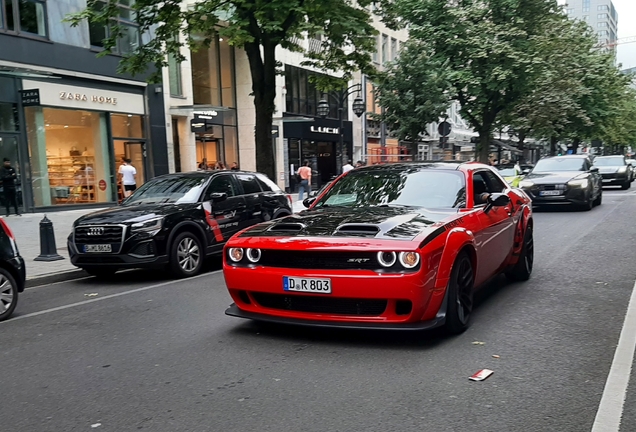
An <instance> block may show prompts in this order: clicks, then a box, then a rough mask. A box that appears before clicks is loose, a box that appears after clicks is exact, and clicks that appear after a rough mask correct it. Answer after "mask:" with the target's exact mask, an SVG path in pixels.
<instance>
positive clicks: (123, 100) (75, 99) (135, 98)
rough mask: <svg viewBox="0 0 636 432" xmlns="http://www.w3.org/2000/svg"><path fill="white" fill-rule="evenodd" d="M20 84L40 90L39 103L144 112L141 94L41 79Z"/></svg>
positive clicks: (131, 112)
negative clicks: (56, 82)
mask: <svg viewBox="0 0 636 432" xmlns="http://www.w3.org/2000/svg"><path fill="white" fill-rule="evenodd" d="M22 86H23V87H24V88H29V89H35V88H37V89H39V90H40V105H42V106H52V107H64V108H77V109H87V110H98V111H110V112H120V113H127V114H144V113H145V103H144V97H143V95H141V94H133V93H125V92H118V91H110V90H100V89H92V88H89V87H78V86H72V85H71V86H69V85H67V84H55V83H50V82H43V81H31V80H23V81H22Z"/></svg>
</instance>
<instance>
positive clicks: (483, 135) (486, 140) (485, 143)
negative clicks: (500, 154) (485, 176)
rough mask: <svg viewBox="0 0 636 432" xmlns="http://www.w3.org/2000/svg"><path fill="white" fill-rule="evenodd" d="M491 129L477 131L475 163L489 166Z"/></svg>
mask: <svg viewBox="0 0 636 432" xmlns="http://www.w3.org/2000/svg"><path fill="white" fill-rule="evenodd" d="M490 135H491V129H490V128H484V129H482V130H480V131H479V144H478V146H477V161H479V162H483V163H485V164H489V165H490V142H491V141H492V139H491V136H490Z"/></svg>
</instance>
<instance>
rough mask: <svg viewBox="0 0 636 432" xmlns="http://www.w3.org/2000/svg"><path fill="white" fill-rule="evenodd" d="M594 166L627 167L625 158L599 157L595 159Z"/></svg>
mask: <svg viewBox="0 0 636 432" xmlns="http://www.w3.org/2000/svg"><path fill="white" fill-rule="evenodd" d="M594 165H596V166H623V165H625V159H624V158H623V156H616V157H598V158H596V159H594Z"/></svg>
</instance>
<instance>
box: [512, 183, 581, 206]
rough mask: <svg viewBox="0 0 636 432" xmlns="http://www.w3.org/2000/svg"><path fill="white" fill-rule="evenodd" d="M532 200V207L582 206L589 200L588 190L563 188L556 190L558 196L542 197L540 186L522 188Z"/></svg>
mask: <svg viewBox="0 0 636 432" xmlns="http://www.w3.org/2000/svg"><path fill="white" fill-rule="evenodd" d="M522 189H523V191H524V192H525V193H527V194H528V196H529V197H530V198H531V199H532V204H533V205H559V204H560V205H563V204H566V205H583V204H586V203H587V202H588V200H589V198H590V197H589V195H588V189H587V188H586V189H583V188H575V187H569V186H567V185H566V186H565V187H564V189H560V190H558V191H559V192H561V194H560V195H542V192H544V193H545V192H548V191H542V190H540V189H541V185H534V186H533V187H531V188H522Z"/></svg>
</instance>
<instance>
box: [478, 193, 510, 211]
mask: <svg viewBox="0 0 636 432" xmlns="http://www.w3.org/2000/svg"><path fill="white" fill-rule="evenodd" d="M508 204H510V197H509V196H508V195H506V194H504V193H494V194H490V196H489V197H488V204H486V207H485V208H484V212H485V213H488V212H489V211H490V210H492V208H493V207H504V206H507V205H508Z"/></svg>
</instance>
